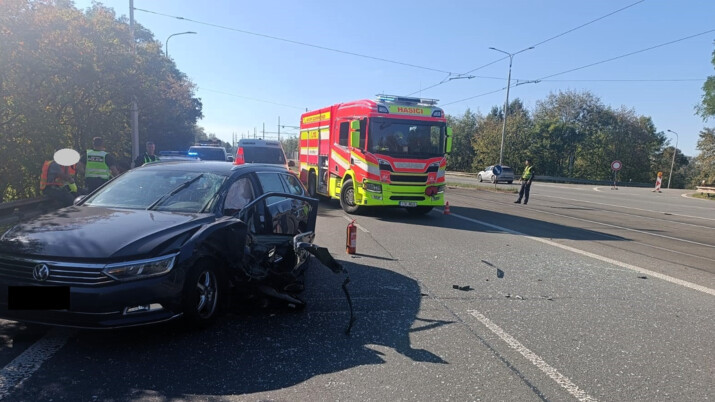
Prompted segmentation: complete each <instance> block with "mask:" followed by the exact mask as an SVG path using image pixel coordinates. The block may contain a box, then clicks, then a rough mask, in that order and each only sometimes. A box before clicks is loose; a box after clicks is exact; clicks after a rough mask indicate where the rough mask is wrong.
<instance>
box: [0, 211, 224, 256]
mask: <svg viewBox="0 0 715 402" xmlns="http://www.w3.org/2000/svg"><path fill="white" fill-rule="evenodd" d="M215 219H216V217H215V216H214V215H213V214H187V213H175V212H171V213H169V212H159V211H147V210H129V209H112V208H99V207H84V206H71V207H67V208H63V209H60V210H58V211H55V212H52V213H49V214H45V215H42V216H39V217H37V218H34V219H32V220H30V221H26V222H22V223H19V224H17V225H15V226H14V227H13V228H11V229H9V230H8V231H7V232H5V234H3V235H2V237H0V252H2V253H11V254H21V255H26V256H27V255H30V256H38V257H40V258H82V259H94V258H97V259H121V258H122V257H129V256H141V255H146V256H150V255H152V254H155V253H156V252H162V250H160V249H161V248H162V247H161V246H162V245H164V246H166V245H167V244H169V243H172V240H174V239H175V238H176V237H177V236H181V235H182V234H185V233H189V232H191V231H192V230H193V229H195V228H197V227H200V226H201V225H202V224H205V223H210V222H213V221H215ZM157 248H159V250H157Z"/></svg>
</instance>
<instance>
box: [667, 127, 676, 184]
mask: <svg viewBox="0 0 715 402" xmlns="http://www.w3.org/2000/svg"><path fill="white" fill-rule="evenodd" d="M668 131H669V132H671V133H673V134H675V148H673V160H672V161H671V162H670V174H669V175H668V188H670V180H671V179H672V178H673V166H674V165H675V154H676V152H678V133H676V132H675V131H673V130H668Z"/></svg>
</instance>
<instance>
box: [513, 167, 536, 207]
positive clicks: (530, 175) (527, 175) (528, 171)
mask: <svg viewBox="0 0 715 402" xmlns="http://www.w3.org/2000/svg"><path fill="white" fill-rule="evenodd" d="M524 163H525V164H526V166H525V167H524V172H523V173H522V174H521V179H520V180H521V188H520V189H519V198H518V199H517V200H516V201H514V204H521V199H522V198H523V199H524V205H526V204H528V203H529V191H530V190H531V182H532V181H533V180H534V167H533V166H532V165H531V161H530V160H528V159H527V160H525V161H524Z"/></svg>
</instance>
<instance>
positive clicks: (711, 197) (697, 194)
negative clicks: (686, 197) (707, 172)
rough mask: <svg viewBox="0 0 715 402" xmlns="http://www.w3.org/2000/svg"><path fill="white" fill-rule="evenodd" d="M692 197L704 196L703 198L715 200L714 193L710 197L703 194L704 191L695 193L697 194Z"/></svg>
mask: <svg viewBox="0 0 715 402" xmlns="http://www.w3.org/2000/svg"><path fill="white" fill-rule="evenodd" d="M691 197H693V198H702V199H703V200H711V201H715V197H713V196H712V195H711V196H709V197H708V194H703V193H695V194H693V195H691Z"/></svg>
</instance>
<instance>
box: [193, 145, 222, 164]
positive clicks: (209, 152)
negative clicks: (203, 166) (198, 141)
mask: <svg viewBox="0 0 715 402" xmlns="http://www.w3.org/2000/svg"><path fill="white" fill-rule="evenodd" d="M189 152H196V153H197V154H198V155H199V159H201V160H204V161H225V160H226V150H224V149H223V148H194V147H192V148H189Z"/></svg>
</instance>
